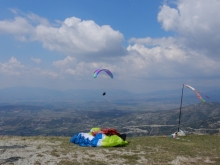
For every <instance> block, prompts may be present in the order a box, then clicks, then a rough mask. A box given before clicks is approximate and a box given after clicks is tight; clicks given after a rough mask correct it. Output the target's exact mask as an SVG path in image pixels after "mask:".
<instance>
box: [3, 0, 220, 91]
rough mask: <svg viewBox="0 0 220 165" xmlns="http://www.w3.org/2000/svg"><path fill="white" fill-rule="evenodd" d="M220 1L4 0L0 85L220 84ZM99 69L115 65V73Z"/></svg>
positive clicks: (132, 87)
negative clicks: (98, 73)
mask: <svg viewBox="0 0 220 165" xmlns="http://www.w3.org/2000/svg"><path fill="white" fill-rule="evenodd" d="M219 8H220V1H219V0H209V1H207V0H145V1H143V0H120V1H118V0H105V1H103V0H92V1H91V0H80V1H79V0H47V1H30V0H19V1H17V0H10V1H8V0H1V1H0V76H1V83H0V89H2V88H7V87H16V86H30V87H44V88H50V89H57V90H68V89H97V88H101V87H102V88H103V87H104V88H111V89H123V90H128V91H131V92H137V93H138V92H151V91H158V90H172V89H179V88H180V89H181V88H182V84H189V85H191V86H193V87H195V88H196V87H200V88H202V87H214V88H215V87H216V88H219V87H220V72H219V71H220V65H219V62H220V30H219V29H220V19H219V15H220V10H219ZM96 69H109V70H110V71H111V72H112V73H113V75H114V78H113V79H111V78H110V77H108V76H107V75H106V74H105V73H101V74H100V75H99V76H98V77H97V78H96V79H94V78H93V73H94V71H95V70H96Z"/></svg>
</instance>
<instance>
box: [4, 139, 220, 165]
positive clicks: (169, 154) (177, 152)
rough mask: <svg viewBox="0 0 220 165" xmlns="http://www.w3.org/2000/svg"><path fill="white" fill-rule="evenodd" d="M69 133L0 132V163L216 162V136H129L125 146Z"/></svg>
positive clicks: (219, 155) (219, 156)
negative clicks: (76, 139) (85, 141)
mask: <svg viewBox="0 0 220 165" xmlns="http://www.w3.org/2000/svg"><path fill="white" fill-rule="evenodd" d="M69 139H70V137H43V136H39V137H20V136H0V165H1V164H4V165H8V164H10V165H11V164H14V165H26V164H27V165H40V164H42V165H55V164H58V165H59V164H60V165H61V164H62V165H65V164H67V165H69V164H74V165H75V164H76V165H77V164H88V165H89V164H100V165H101V164H115V165H116V164H118V165H121V164H126V165H127V164H144V165H147V164H149V165H151V164H171V165H183V164H201V165H203V164H218V163H220V136H219V135H215V136H190V137H184V138H182V137H181V138H177V139H172V138H168V137H137V138H129V139H128V142H129V144H128V145H127V146H126V147H112V148H92V147H80V146H78V145H75V144H72V143H70V142H69Z"/></svg>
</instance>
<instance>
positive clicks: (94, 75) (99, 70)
mask: <svg viewBox="0 0 220 165" xmlns="http://www.w3.org/2000/svg"><path fill="white" fill-rule="evenodd" d="M102 71H104V72H106V73H107V74H108V75H109V76H110V77H111V78H113V74H112V73H111V72H110V70H108V69H97V70H96V71H95V72H94V74H93V77H94V78H96V77H97V76H98V74H99V73H100V72H102Z"/></svg>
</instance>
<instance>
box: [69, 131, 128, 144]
mask: <svg viewBox="0 0 220 165" xmlns="http://www.w3.org/2000/svg"><path fill="white" fill-rule="evenodd" d="M103 130H104V131H102V129H99V128H95V129H93V130H92V129H91V131H90V132H89V133H77V134H75V135H74V136H73V137H72V138H71V139H70V142H71V143H75V144H78V145H79V146H82V147H115V146H125V145H127V144H128V142H127V141H126V140H125V138H126V136H125V135H124V134H123V135H122V136H121V134H120V133H118V132H117V130H115V129H109V131H108V129H103ZM114 130H115V131H114ZM109 132H111V133H110V134H109Z"/></svg>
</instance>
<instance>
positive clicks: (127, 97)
mask: <svg viewBox="0 0 220 165" xmlns="http://www.w3.org/2000/svg"><path fill="white" fill-rule="evenodd" d="M181 90H182V89H176V90H160V91H155V92H148V93H132V92H129V91H125V90H118V89H117V90H107V91H105V92H106V95H105V96H102V92H103V91H102V90H84V89H75V90H73V89H71V90H65V91H60V90H53V89H46V88H40V87H11V88H4V89H0V103H4V102H31V101H35V102H56V101H60V102H61V101H72V102H77V101H110V102H128V101H134V100H136V101H137V100H139V101H149V102H155V101H169V102H180V98H181V92H182V91H181ZM205 94H206V95H208V96H209V97H210V98H209V99H207V98H206V97H205V96H204V99H205V100H206V101H207V102H220V89H212V88H207V89H206V90H205ZM183 96H184V97H183V99H184V101H185V102H188V103H189V104H192V103H198V99H197V98H196V96H195V94H194V92H193V91H191V90H190V89H188V88H187V89H185V90H184V95H183Z"/></svg>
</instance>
